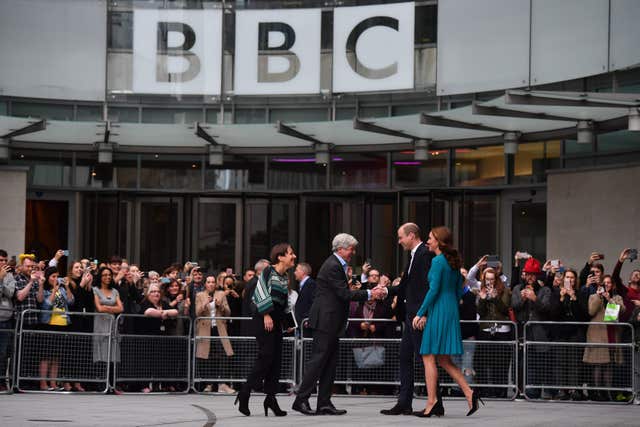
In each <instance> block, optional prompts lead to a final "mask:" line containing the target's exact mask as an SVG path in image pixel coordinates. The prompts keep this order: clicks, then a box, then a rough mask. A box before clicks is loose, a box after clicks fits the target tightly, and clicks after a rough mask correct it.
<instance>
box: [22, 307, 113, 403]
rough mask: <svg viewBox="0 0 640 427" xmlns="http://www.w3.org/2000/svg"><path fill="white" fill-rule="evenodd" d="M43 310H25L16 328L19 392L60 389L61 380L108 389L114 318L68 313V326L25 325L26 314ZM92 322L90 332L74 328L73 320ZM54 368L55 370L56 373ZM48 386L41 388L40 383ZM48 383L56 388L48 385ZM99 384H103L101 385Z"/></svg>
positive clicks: (100, 390) (94, 314)
mask: <svg viewBox="0 0 640 427" xmlns="http://www.w3.org/2000/svg"><path fill="white" fill-rule="evenodd" d="M33 313H35V314H36V315H38V317H40V315H41V314H43V313H51V312H48V311H44V310H25V311H23V312H22V314H21V316H20V323H19V329H18V337H19V339H18V346H17V349H16V353H17V364H16V386H17V388H18V390H19V391H21V392H27V393H29V392H52V391H62V390H63V389H62V388H61V384H62V383H81V384H83V385H84V384H87V383H94V384H97V386H96V387H97V389H96V390H92V391H94V392H95V391H97V392H99V393H106V392H107V391H108V389H109V362H110V361H111V331H112V329H113V321H114V317H113V316H112V315H110V314H104V313H75V312H67V313H66V314H67V315H68V316H69V318H70V319H71V324H70V325H68V326H51V325H46V324H41V323H39V324H35V325H29V324H25V321H24V319H25V316H27V315H29V314H33ZM82 321H85V322H88V324H89V325H90V324H91V323H93V332H82V331H79V330H76V329H77V328H74V322H79V323H80V322H82ZM56 371H57V372H56ZM41 381H46V383H47V387H46V388H44V389H43V388H41V387H40V382H41ZM51 382H55V383H56V387H50V384H51ZM102 385H104V387H103V388H102Z"/></svg>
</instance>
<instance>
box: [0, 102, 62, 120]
mask: <svg viewBox="0 0 640 427" xmlns="http://www.w3.org/2000/svg"><path fill="white" fill-rule="evenodd" d="M11 115H12V116H16V117H37V118H41V119H49V120H73V105H66V104H57V105H56V104H41V103H36V102H13V103H11Z"/></svg>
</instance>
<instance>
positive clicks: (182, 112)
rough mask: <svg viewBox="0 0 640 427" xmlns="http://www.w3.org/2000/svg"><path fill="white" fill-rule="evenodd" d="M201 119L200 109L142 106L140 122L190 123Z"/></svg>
mask: <svg viewBox="0 0 640 427" xmlns="http://www.w3.org/2000/svg"><path fill="white" fill-rule="evenodd" d="M201 121H202V110H201V109H197V108H192V109H175V108H143V109H142V123H177V124H190V123H194V122H201Z"/></svg>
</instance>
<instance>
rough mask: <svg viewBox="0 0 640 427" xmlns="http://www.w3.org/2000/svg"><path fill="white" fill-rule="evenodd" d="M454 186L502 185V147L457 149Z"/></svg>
mask: <svg viewBox="0 0 640 427" xmlns="http://www.w3.org/2000/svg"><path fill="white" fill-rule="evenodd" d="M455 182H456V185H462V186H476V185H492V184H503V183H504V149H503V147H502V145H495V146H490V147H478V148H473V149H472V148H457V149H456V158H455Z"/></svg>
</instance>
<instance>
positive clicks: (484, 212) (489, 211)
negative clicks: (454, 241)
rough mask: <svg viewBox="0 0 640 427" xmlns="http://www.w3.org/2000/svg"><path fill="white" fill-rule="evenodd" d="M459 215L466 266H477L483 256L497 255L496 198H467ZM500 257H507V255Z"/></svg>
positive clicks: (477, 196) (460, 239)
mask: <svg viewBox="0 0 640 427" xmlns="http://www.w3.org/2000/svg"><path fill="white" fill-rule="evenodd" d="M459 215H460V219H459V223H460V224H461V226H462V233H458V239H459V241H460V250H461V251H462V255H463V258H464V265H469V266H470V265H473V264H475V263H476V262H477V261H478V259H479V258H480V257H481V256H483V255H493V254H497V251H498V242H497V237H496V236H497V221H498V203H497V199H496V197H495V196H482V195H475V196H474V195H468V196H465V198H464V203H463V205H462V208H461V209H459ZM499 255H502V256H503V257H504V256H505V254H499ZM506 256H508V254H506Z"/></svg>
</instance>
